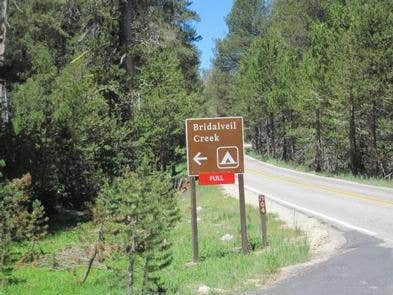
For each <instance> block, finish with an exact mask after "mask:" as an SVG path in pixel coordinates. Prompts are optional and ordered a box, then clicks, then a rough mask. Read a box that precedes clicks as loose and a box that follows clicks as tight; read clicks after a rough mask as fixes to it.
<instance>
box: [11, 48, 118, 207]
mask: <svg viewBox="0 0 393 295" xmlns="http://www.w3.org/2000/svg"><path fill="white" fill-rule="evenodd" d="M42 50H44V47H42ZM96 88H97V87H96V85H95V83H94V81H93V80H92V77H91V75H90V73H89V72H88V71H87V70H86V68H85V66H84V65H83V64H72V65H69V66H67V67H66V68H64V70H62V72H61V73H60V74H59V76H58V77H55V76H52V75H50V74H48V72H47V71H45V72H43V73H38V74H37V75H35V76H33V77H31V78H29V79H28V80H27V81H26V82H25V83H23V84H22V85H20V86H18V87H17V88H16V89H15V91H14V95H13V105H14V117H13V121H12V122H13V126H14V129H15V135H16V136H17V137H18V138H20V139H23V140H21V142H19V143H18V145H17V146H15V150H17V151H19V152H20V153H21V154H25V155H29V158H30V161H28V162H24V163H23V164H22V165H23V166H20V167H19V168H20V169H21V170H22V169H23V170H24V171H26V170H27V171H30V172H31V174H32V175H33V180H35V181H34V186H33V190H34V192H35V193H36V195H37V196H39V197H40V198H42V199H41V200H42V201H43V202H44V204H46V205H49V204H48V202H50V203H51V204H52V206H53V205H55V203H53V200H55V202H57V203H58V204H68V206H69V205H74V206H75V205H76V206H81V205H83V204H84V203H85V202H88V201H91V200H92V198H93V197H94V196H95V193H96V191H97V189H98V187H99V184H100V182H102V180H100V177H101V174H103V173H108V174H113V173H114V172H113V170H116V168H117V167H116V163H117V162H121V161H122V159H121V158H119V157H116V154H117V153H116V152H115V151H114V150H113V147H112V146H109V147H108V145H107V143H109V142H118V140H116V139H115V136H117V135H119V134H118V133H117V132H114V133H112V132H111V130H112V129H114V130H117V129H120V130H121V128H117V127H116V122H115V121H114V120H113V119H111V118H110V117H109V118H108V117H107V113H108V106H107V104H106V101H105V100H104V99H103V97H102V96H101V95H100V94H99V93H98V91H97V89H96ZM120 130H117V131H120ZM27 139H28V140H27ZM118 146H119V148H120V149H121V147H122V146H121V144H119V145H118ZM114 153H116V154H115V155H114ZM23 170H22V171H23ZM48 195H51V196H52V198H51V200H50V201H49V200H47V199H46V196H48Z"/></svg>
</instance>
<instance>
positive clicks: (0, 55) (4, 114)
mask: <svg viewBox="0 0 393 295" xmlns="http://www.w3.org/2000/svg"><path fill="white" fill-rule="evenodd" d="M7 11H8V0H0V67H3V66H4V59H5V57H4V54H5V41H6V39H5V38H6V33H7ZM6 87H7V85H6V81H5V80H2V79H0V127H1V125H2V124H3V123H7V122H8V119H9V114H8V98H7V88H6Z"/></svg>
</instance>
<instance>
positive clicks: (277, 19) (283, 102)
mask: <svg viewBox="0 0 393 295" xmlns="http://www.w3.org/2000/svg"><path fill="white" fill-rule="evenodd" d="M392 8H393V7H392V1H390V0H379V1H373V0H365V1H360V0H349V1H341V0H322V1H321V0H299V1H288V0H277V1H264V0H253V1H249V0H236V1H234V5H233V8H232V10H231V12H230V14H229V15H228V18H227V25H228V30H229V32H228V35H227V36H226V37H225V38H223V39H222V40H219V41H218V42H217V45H216V52H217V53H216V56H215V59H214V67H213V69H212V70H211V71H208V72H207V73H206V74H205V85H206V87H205V88H204V97H205V100H206V101H208V102H209V103H208V104H206V107H207V108H206V112H208V113H210V116H214V115H224V116H225V115H229V114H231V115H234V114H238V115H242V116H244V118H245V123H246V125H247V126H248V127H249V133H248V135H247V137H248V140H250V142H252V145H253V149H254V150H255V152H256V153H258V154H261V155H263V157H266V158H269V159H273V158H274V159H277V160H280V161H281V160H282V161H285V162H291V163H296V164H298V165H300V166H307V167H309V168H310V169H312V170H314V171H317V172H324V173H328V174H330V173H332V174H338V175H341V174H344V175H345V174H349V173H351V174H353V175H355V176H359V177H360V178H382V179H385V180H386V181H387V182H389V181H390V183H391V182H392V181H393V180H392V179H393V128H392V126H393V92H392V90H393V87H392V86H393V78H392V77H393V71H392V69H393V67H392V58H391V56H392V48H393V39H392V38H391V36H392V32H393V9H392ZM307 169H308V168H307Z"/></svg>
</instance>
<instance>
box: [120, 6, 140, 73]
mask: <svg viewBox="0 0 393 295" xmlns="http://www.w3.org/2000/svg"><path fill="white" fill-rule="evenodd" d="M136 9H137V7H136V3H135V0H123V1H120V3H119V13H120V24H119V27H120V31H119V37H120V43H121V46H122V47H123V51H124V52H125V55H124V56H123V58H122V65H123V67H124V69H125V70H126V72H127V74H128V75H130V76H131V77H132V76H133V75H134V73H135V60H134V56H133V55H132V54H131V53H129V49H130V48H131V47H132V46H133V45H134V44H133V42H134V39H135V38H134V37H135V36H134V34H133V29H132V24H133V21H134V20H135V15H136Z"/></svg>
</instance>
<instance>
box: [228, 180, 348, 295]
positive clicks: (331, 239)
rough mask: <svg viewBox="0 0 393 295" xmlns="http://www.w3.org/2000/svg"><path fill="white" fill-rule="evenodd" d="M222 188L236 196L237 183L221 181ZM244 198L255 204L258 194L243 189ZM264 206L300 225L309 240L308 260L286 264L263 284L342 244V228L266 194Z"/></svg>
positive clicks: (320, 259)
mask: <svg viewBox="0 0 393 295" xmlns="http://www.w3.org/2000/svg"><path fill="white" fill-rule="evenodd" d="M221 189H222V190H223V191H224V192H225V193H226V194H227V195H229V196H231V197H233V198H238V186H237V184H235V185H223V186H221ZM245 201H246V203H247V204H250V205H252V206H254V207H256V208H258V195H257V194H256V193H254V192H250V191H247V190H246V191H245ZM266 208H267V212H268V213H275V214H278V216H279V217H280V219H281V220H282V221H284V222H285V223H286V224H287V225H288V226H289V227H292V228H299V229H300V230H302V231H303V232H305V233H306V235H307V239H308V241H309V244H310V250H311V260H310V261H308V262H306V263H302V264H300V265H294V266H289V267H286V268H284V269H282V270H281V272H280V273H279V274H278V276H277V280H275V281H274V282H270V283H269V284H268V285H267V286H265V288H267V287H269V286H271V285H272V284H274V283H277V281H280V280H282V279H285V278H288V277H291V276H295V275H296V274H298V273H299V272H301V271H303V270H304V269H305V268H307V267H310V266H312V265H315V264H318V263H321V262H324V261H326V260H328V259H329V258H330V257H332V256H334V255H335V254H337V253H338V252H339V250H340V249H341V248H342V247H343V246H344V245H345V243H346V239H345V237H344V234H343V232H341V231H339V230H338V229H335V228H333V227H331V226H330V225H328V224H326V223H323V222H321V221H320V220H318V219H316V218H314V217H311V216H307V215H305V214H303V213H301V212H298V211H296V210H295V209H293V208H287V207H284V206H283V205H281V204H278V203H276V202H274V201H272V200H270V199H269V198H268V197H267V198H266Z"/></svg>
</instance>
